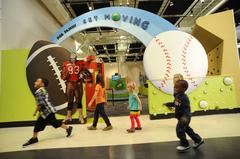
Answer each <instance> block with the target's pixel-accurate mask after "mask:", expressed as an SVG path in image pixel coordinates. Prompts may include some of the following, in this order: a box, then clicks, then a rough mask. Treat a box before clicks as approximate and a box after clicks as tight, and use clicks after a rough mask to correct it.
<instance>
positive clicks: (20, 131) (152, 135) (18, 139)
mask: <svg viewBox="0 0 240 159" xmlns="http://www.w3.org/2000/svg"><path fill="white" fill-rule="evenodd" d="M110 120H111V122H112V125H113V127H114V129H113V130H111V131H108V132H104V131H102V130H101V129H102V128H103V127H105V124H104V123H99V125H98V130H96V131H89V130H87V128H86V127H87V126H88V125H90V123H89V124H86V125H73V127H74V130H73V135H72V136H71V137H70V138H66V137H65V135H66V134H65V131H64V130H62V129H61V128H59V129H54V128H52V127H50V126H48V127H47V128H46V130H44V131H43V132H42V133H40V135H39V142H38V143H37V144H34V145H31V146H29V147H26V148H22V146H21V145H22V144H23V143H24V142H25V141H26V140H27V139H29V137H31V135H32V130H33V127H20V128H1V129H0V141H1V144H0V152H11V153H13V152H12V151H26V152H31V153H33V152H36V153H37V152H38V151H28V150H39V149H56V148H89V147H95V148H94V150H95V151H97V152H98V151H100V150H101V148H100V147H102V146H108V149H111V148H113V147H112V146H113V145H115V146H116V145H135V144H151V145H152V144H153V143H156V144H159V143H163V142H167V143H168V142H170V141H178V139H177V137H176V135H175V126H176V120H175V119H164V120H163V119H162V120H149V116H147V115H143V116H141V122H142V126H143V130H141V131H137V132H135V133H133V134H128V133H127V132H126V129H127V128H129V126H130V120H129V118H128V117H127V116H123V117H111V118H110ZM239 121H240V114H238V113H236V114H227V115H209V116H197V117H193V118H192V122H191V127H192V128H193V129H194V130H195V131H196V132H197V133H199V134H200V135H201V136H202V137H203V138H204V139H207V138H219V139H220V138H225V137H239V136H240V126H239ZM236 141H237V142H239V138H238V140H236ZM213 143H214V142H213ZM207 144H208V143H205V145H203V147H205V146H207ZM238 144H240V142H239V143H238ZM167 145H168V146H169V151H170V150H171V151H172V153H175V146H177V142H174V144H173V143H172V144H167ZM215 146H218V143H216V145H215ZM98 147H99V148H100V149H99V150H98ZM157 147H158V146H156V147H155V148H153V149H156V151H158V150H157ZM204 150H206V151H207V149H204ZM218 150H219V149H218ZM82 151H83V150H82ZM146 151H149V150H148V149H146ZM151 151H152V150H151ZM159 151H160V150H159ZM238 152H240V151H238ZM94 153H95V152H93V154H94ZM131 153H133V154H132V155H134V153H135V149H133V150H131ZM143 153H145V154H147V153H150V152H143ZM219 153H221V152H219ZM1 155H2V153H0V158H1ZM66 158H67V157H66ZM130 158H131V157H130Z"/></svg>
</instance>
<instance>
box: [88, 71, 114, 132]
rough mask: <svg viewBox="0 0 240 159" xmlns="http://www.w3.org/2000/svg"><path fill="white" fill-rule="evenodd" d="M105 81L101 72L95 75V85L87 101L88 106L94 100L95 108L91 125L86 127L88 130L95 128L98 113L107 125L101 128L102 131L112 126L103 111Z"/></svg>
mask: <svg viewBox="0 0 240 159" xmlns="http://www.w3.org/2000/svg"><path fill="white" fill-rule="evenodd" d="M104 87H105V83H104V79H103V76H102V75H101V74H98V75H97V77H96V86H95V92H94V95H93V97H92V99H91V100H90V102H89V103H88V107H91V106H92V103H93V102H94V101H95V100H96V104H97V106H96V109H95V112H94V120H93V124H92V126H89V127H88V130H97V123H98V118H99V114H100V115H101V116H102V118H103V120H104V121H105V123H106V125H107V127H105V128H104V129H103V131H107V130H111V129H112V128H113V127H112V125H111V123H110V121H109V119H108V116H107V114H106V113H105V111H104V105H105V103H106V91H105V88H104Z"/></svg>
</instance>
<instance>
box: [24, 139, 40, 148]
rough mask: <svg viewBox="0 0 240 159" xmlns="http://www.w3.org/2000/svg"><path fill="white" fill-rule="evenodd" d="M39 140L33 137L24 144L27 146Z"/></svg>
mask: <svg viewBox="0 0 240 159" xmlns="http://www.w3.org/2000/svg"><path fill="white" fill-rule="evenodd" d="M37 142H38V138H31V139H29V140H28V141H27V142H26V143H25V144H23V145H22V146H23V147H25V146H28V145H31V144H34V143H37Z"/></svg>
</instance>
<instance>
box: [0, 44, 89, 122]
mask: <svg viewBox="0 0 240 159" xmlns="http://www.w3.org/2000/svg"><path fill="white" fill-rule="evenodd" d="M28 53H29V49H16V50H3V51H2V52H1V54H2V62H1V68H2V72H1V77H2V79H1V90H0V122H1V123H2V122H18V121H32V120H36V117H33V116H32V113H33V111H34V109H35V107H36V104H35V99H34V96H33V95H32V93H31V91H30V89H29V87H28V83H27V79H26V59H27V56H28ZM82 102H83V115H84V117H86V104H85V103H86V99H85V94H84V95H83V101H82ZM76 117H78V114H77V113H75V114H74V115H73V118H76ZM57 118H58V119H63V118H64V116H63V115H57Z"/></svg>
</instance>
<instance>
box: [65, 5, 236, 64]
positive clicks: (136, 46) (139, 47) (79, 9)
mask: <svg viewBox="0 0 240 159" xmlns="http://www.w3.org/2000/svg"><path fill="white" fill-rule="evenodd" d="M121 2H125V3H121ZM126 2H127V3H126ZM200 2H201V3H203V2H202V1H201V0H61V3H62V4H63V5H64V6H65V8H66V9H67V10H68V12H69V13H70V16H71V17H72V18H75V17H77V16H80V15H82V14H84V13H87V12H89V11H91V10H94V9H100V8H104V7H110V6H129V7H135V8H139V9H143V10H146V11H149V12H152V13H154V14H157V15H160V16H162V17H163V18H165V19H166V20H168V21H169V22H171V23H172V24H173V25H176V26H178V25H179V22H181V20H182V19H183V17H186V16H187V15H189V13H190V12H192V9H193V8H194V6H195V5H196V4H197V3H200ZM210 2H211V1H209V0H208V3H210ZM239 4H240V3H239V2H238V1H237V0H229V1H228V2H227V3H225V5H223V6H222V7H221V8H219V9H218V10H217V11H216V12H219V11H222V10H226V9H234V11H237V10H239V8H240V7H239ZM236 19H237V20H236ZM239 19H240V18H239V11H238V14H236V15H235V20H236V25H237V24H238V23H239ZM113 31H117V29H114V28H106V27H98V28H90V29H86V30H85V31H83V32H82V33H83V34H85V35H87V34H91V33H99V34H100V35H102V33H104V32H113ZM92 47H93V50H94V51H95V52H96V55H98V56H99V55H107V57H102V60H103V61H104V62H116V58H117V56H115V55H116V53H117V52H118V43H111V44H110V43H106V44H102V45H93V46H92ZM144 50H145V46H144V45H143V44H142V43H141V42H137V43H135V42H134V43H129V44H128V46H127V47H126V50H125V52H126V56H125V61H142V59H143V53H144Z"/></svg>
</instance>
